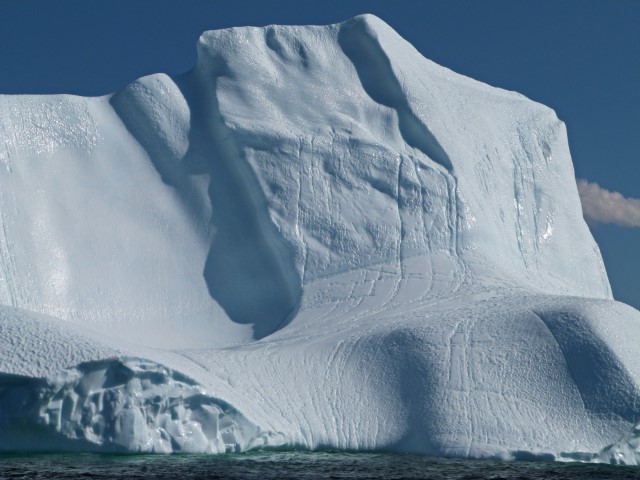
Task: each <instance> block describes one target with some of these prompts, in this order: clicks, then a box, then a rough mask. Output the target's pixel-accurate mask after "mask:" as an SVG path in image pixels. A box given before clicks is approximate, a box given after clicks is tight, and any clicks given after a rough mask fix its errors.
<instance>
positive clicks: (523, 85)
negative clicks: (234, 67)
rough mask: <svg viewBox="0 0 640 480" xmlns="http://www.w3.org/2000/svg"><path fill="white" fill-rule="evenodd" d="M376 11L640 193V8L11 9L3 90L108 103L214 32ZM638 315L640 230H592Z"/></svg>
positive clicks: (177, 4)
mask: <svg viewBox="0 0 640 480" xmlns="http://www.w3.org/2000/svg"><path fill="white" fill-rule="evenodd" d="M366 12H369V13H374V14H376V15H378V16H379V17H381V18H382V19H383V20H385V21H386V22H387V23H389V24H390V25H391V26H392V27H393V28H395V29H396V30H397V31H398V32H399V33H400V34H401V35H402V36H404V37H405V38H406V39H407V40H409V41H410V42H411V43H413V44H414V45H415V46H416V48H417V49H418V50H420V51H421V52H422V53H423V54H424V55H425V56H426V57H428V58H430V59H432V60H434V61H436V62H438V63H440V64H442V65H445V66H447V67H449V68H451V69H453V70H455V71H457V72H459V73H462V74H465V75H468V76H471V77H473V78H476V79H478V80H481V81H484V82H487V83H489V84H491V85H495V86H499V87H502V88H506V89H509V90H517V91H519V92H521V93H523V94H525V95H527V96H528V97H530V98H532V99H534V100H537V101H539V102H542V103H544V104H546V105H549V106H551V107H552V108H554V109H555V110H556V112H557V113H558V116H559V117H560V118H561V119H562V120H564V121H565V122H566V123H567V127H568V131H569V141H570V146H571V151H572V155H573V161H574V165H575V170H576V175H577V176H578V177H579V178H586V179H588V180H590V181H592V182H598V183H599V184H600V185H602V186H603V187H605V188H607V189H609V190H615V191H618V192H621V193H622V194H623V195H625V196H628V197H640V184H639V182H640V0H598V1H596V0H536V1H533V0H531V1H524V0H521V1H515V0H486V1H478V0H467V1H460V0H447V1H444V0H442V1H428V0H425V1H417V0H416V1H402V0H393V1H392V0H389V1H386V2H382V1H375V0H373V1H372V0H370V1H360V0H353V1H348V0H325V1H323V2H320V1H303V0H299V1H284V0H283V1H276V0H273V1H269V0H263V1H247V0H225V1H204V0H191V1H190V0H183V1H168V0H138V1H136V0H129V1H118V0H110V1H105V0H91V1H87V0H57V1H55V2H54V1H33V0H14V1H7V0H0V65H1V66H2V67H1V69H0V93H74V94H82V95H101V94H105V93H109V92H112V91H115V90H117V89H119V88H121V87H122V86H124V85H126V84H127V83H129V82H130V81H132V80H133V79H135V78H137V77H140V76H142V75H146V74H149V73H154V72H166V73H169V74H177V73H182V72H185V71H186V70H188V69H190V68H191V67H192V66H193V65H194V63H195V52H196V48H195V42H196V39H197V38H198V36H199V35H200V33H202V32H203V31H204V30H210V29H216V28H224V27H230V26H241V25H266V24H270V23H283V24H325V23H334V22H338V21H342V20H345V19H347V18H349V17H352V16H354V15H357V14H360V13H366ZM593 233H594V235H595V237H596V240H597V241H598V243H599V244H600V247H601V250H602V253H603V255H604V258H605V263H606V265H607V269H608V272H609V277H610V280H611V283H612V286H613V289H614V295H615V296H616V298H618V299H620V300H622V301H625V302H627V303H630V304H632V305H634V306H635V307H636V308H639V307H640V282H639V281H638V271H639V270H640V256H639V255H638V254H637V251H638V247H639V246H640V229H638V228H622V227H615V226H599V227H595V228H593Z"/></svg>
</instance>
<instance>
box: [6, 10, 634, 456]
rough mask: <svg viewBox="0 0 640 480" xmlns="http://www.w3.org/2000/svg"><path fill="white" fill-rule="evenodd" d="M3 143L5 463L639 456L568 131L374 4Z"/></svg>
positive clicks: (22, 107)
mask: <svg viewBox="0 0 640 480" xmlns="http://www.w3.org/2000/svg"><path fill="white" fill-rule="evenodd" d="M0 135H1V138H2V140H3V142H0V167H2V168H0V225H1V226H2V229H0V303H2V304H3V305H4V306H2V307H0V438H2V440H1V441H0V448H1V449H12V448H13V449H51V448H54V449H56V448H65V449H77V450H82V449H84V450H100V449H105V450H127V451H156V452H170V451H197V452H223V451H228V450H233V451H237V450H246V449H250V448H256V447H260V446H290V447H292V446H296V447H303V448H320V447H330V448H344V449H367V450H371V449H387V450H398V451H410V452H419V453H429V454H435V455H453V456H475V457H482V456H492V457H500V458H522V459H527V458H545V459H548V458H556V459H569V460H570V459H580V460H591V461H612V462H614V463H624V462H628V463H633V462H635V461H637V460H636V459H637V455H638V454H637V450H638V449H637V443H638V442H637V427H635V426H636V425H637V424H638V422H639V421H640V391H639V388H640V364H639V361H638V360H637V354H636V352H637V345H640V316H639V315H638V313H637V311H635V310H633V309H632V308H630V307H627V306H625V305H622V304H620V303H617V302H614V301H613V300H612V298H611V291H610V288H609V283H608V280H607V276H606V272H605V270H604V266H603V264H602V259H601V257H600V253H599V251H598V247H597V245H596V244H595V242H594V241H593V239H592V237H591V235H590V233H589V230H588V228H587V226H586V225H585V223H584V221H583V220H582V214H581V209H580V203H579V198H578V194H577V188H576V184H575V180H574V175H573V168H572V164H571V158H570V154H569V150H568V144H567V137H566V129H565V127H564V125H563V124H562V122H560V121H559V120H558V119H557V117H556V115H555V113H554V112H553V111H552V110H550V109H549V108H547V107H545V106H543V105H540V104H537V103H535V102H532V101H530V100H528V99H526V98H525V97H523V96H521V95H519V94H517V93H513V92H507V91H504V90H499V89H496V88H492V87H489V86H487V85H485V84H482V83H480V82H477V81H474V80H471V79H469V78H466V77H463V76H460V75H458V74H455V73H453V72H451V71H450V70H447V69H445V68H443V67H440V66H438V65H436V64H434V63H432V62H430V61H429V60H427V59H425V58H423V57H422V56H421V55H420V54H419V53H418V52H417V51H416V50H415V49H414V48H413V47H412V46H411V45H409V44H408V43H407V42H405V41H404V40H403V39H402V38H400V37H399V36H398V35H397V34H396V33H395V32H394V31H393V30H392V29H391V28H390V27H389V26H388V25H386V24H385V23H384V22H382V21H381V20H380V19H378V18H376V17H373V16H369V15H365V16H360V17H356V18H354V19H352V20H349V21H347V22H344V23H341V24H337V25H330V26H323V27H315V26H314V27H291V26H268V27H263V28H234V29H228V30H220V31H211V32H206V33H205V34H203V35H202V37H201V38H200V41H199V43H198V64H197V66H196V67H195V68H194V69H193V70H192V71H190V72H189V73H187V74H185V75H182V76H177V77H169V76H167V75H164V74H157V75H151V76H148V77H144V78H141V79H139V80H137V81H135V82H133V83H132V84H130V85H129V86H127V87H126V88H124V89H123V90H121V91H119V92H117V93H115V94H113V95H109V96H106V97H96V98H82V97H74V96H63V95H58V96H0ZM114 372H115V373H114ZM105 399H108V400H109V401H108V402H107V401H106V400H105ZM109 402H111V403H109ZM43 432H44V433H43ZM45 433H46V434H45ZM607 446H609V447H608V450H607V449H605V448H606V447H607ZM603 449H605V450H603ZM634 452H635V453H634Z"/></svg>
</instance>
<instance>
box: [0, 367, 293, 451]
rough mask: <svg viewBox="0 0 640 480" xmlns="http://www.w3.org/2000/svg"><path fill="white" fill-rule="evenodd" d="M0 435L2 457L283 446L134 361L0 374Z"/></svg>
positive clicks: (196, 389)
mask: <svg viewBox="0 0 640 480" xmlns="http://www.w3.org/2000/svg"><path fill="white" fill-rule="evenodd" d="M0 431H2V432H3V434H2V435H0V451H2V450H5V451H6V450H17V449H19V450H31V451H48V450H55V451H60V450H75V451H78V450H84V451H94V450H100V451H103V452H104V451H115V452H118V451H121V452H149V453H151V452H153V453H172V452H189V453H224V452H240V451H245V450H248V449H251V448H258V447H263V446H279V445H282V444H283V443H284V442H285V441H284V436H283V435H281V434H277V433H271V432H264V431H262V430H261V429H260V428H259V427H257V426H256V425H254V424H253V423H251V422H250V421H248V420H247V419H246V418H245V417H244V416H243V415H242V414H241V413H240V412H238V411H237V410H236V409H235V408H233V407H232V406H231V405H229V404H228V403H226V402H224V401H223V400H220V399H217V398H214V397H212V396H210V395H208V394H207V393H206V391H205V390H204V389H203V388H202V387H201V386H200V385H198V384H197V383H195V382H194V381H192V380H190V379H189V378H187V377H185V376H184V375H182V374H179V373H177V372H174V371H172V370H169V369H167V368H165V367H163V366H161V365H158V364H156V363H152V362H148V361H144V360H140V359H134V358H130V359H109V360H102V361H96V362H88V363H83V364H80V365H78V366H77V367H75V368H71V369H68V370H65V371H63V372H61V373H60V374H59V375H58V376H57V377H56V378H55V379H51V380H46V379H34V378H28V377H22V376H17V375H7V374H0Z"/></svg>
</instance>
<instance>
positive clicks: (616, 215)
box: [578, 180, 640, 227]
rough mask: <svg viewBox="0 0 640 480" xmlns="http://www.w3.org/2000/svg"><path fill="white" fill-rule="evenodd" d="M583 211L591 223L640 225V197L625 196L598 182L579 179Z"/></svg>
mask: <svg viewBox="0 0 640 480" xmlns="http://www.w3.org/2000/svg"><path fill="white" fill-rule="evenodd" d="M578 192H579V193H580V200H581V201H582V213H583V215H584V218H585V220H586V221H587V223H589V224H590V225H595V224H598V223H612V224H614V225H619V226H621V227H640V199H638V198H625V197H623V196H622V194H620V193H618V192H610V191H609V190H607V189H605V188H602V187H601V186H600V185H598V184H597V183H590V182H588V181H587V180H578Z"/></svg>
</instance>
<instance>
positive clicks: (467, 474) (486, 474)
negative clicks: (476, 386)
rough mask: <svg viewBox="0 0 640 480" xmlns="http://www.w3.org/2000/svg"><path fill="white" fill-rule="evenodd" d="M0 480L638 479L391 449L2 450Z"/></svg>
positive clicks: (617, 472)
mask: <svg viewBox="0 0 640 480" xmlns="http://www.w3.org/2000/svg"><path fill="white" fill-rule="evenodd" d="M0 478H2V479H4V478H35V479H45V478H46V479H50V478H71V479H74V478H91V479H102V478H104V479H111V480H116V479H155V478H173V479H177V480H185V479H192V478H198V479H200V478H204V479H206V478H212V479H215V478H220V479H222V478H224V479H243V480H244V479H260V480H265V479H272V478H273V479H275V478H277V479H289V478H290V479H294V478H295V479H297V478H300V479H350V478H355V479H374V478H376V479H389V480H393V479H418V478H424V479H460V480H463V479H464V480H472V479H493V480H516V479H518V480H524V479H563V480H565V479H628V478H637V479H640V467H624V466H610V465H594V464H579V463H555V462H547V463H545V462H501V461H493V460H460V459H443V458H432V457H422V456H416V455H402V454H392V453H341V452H335V453H332V452H322V453H309V452H257V453H248V454H234V455H98V454H64V455H60V454H56V455H54V454H38V455H34V454H11V455H9V454H2V455H0Z"/></svg>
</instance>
